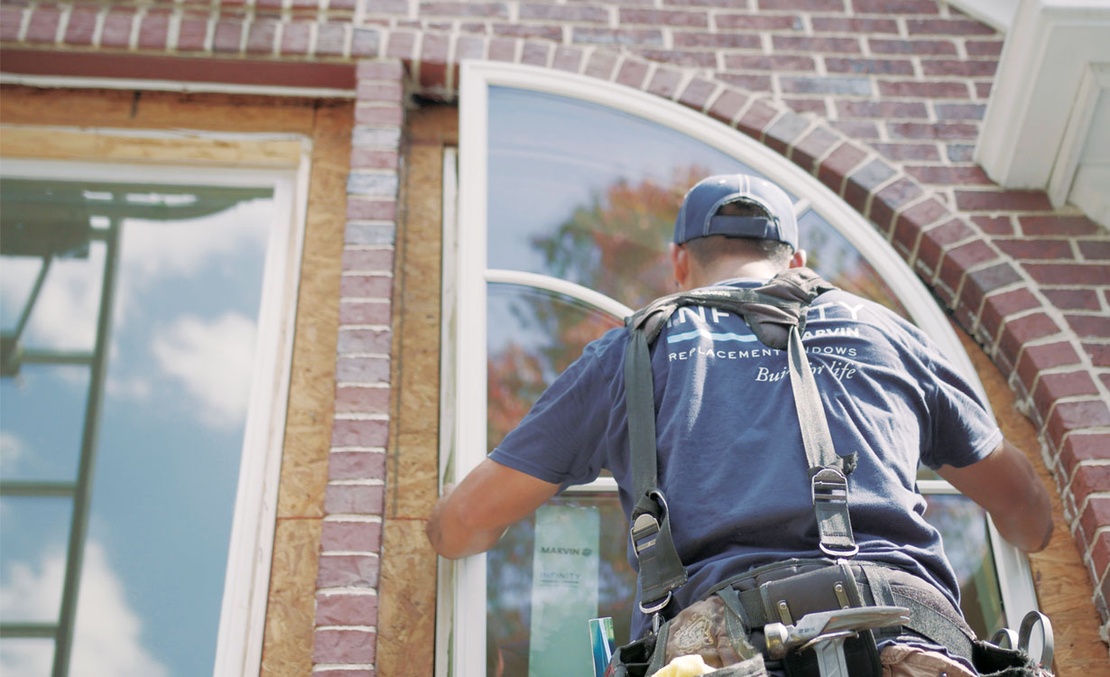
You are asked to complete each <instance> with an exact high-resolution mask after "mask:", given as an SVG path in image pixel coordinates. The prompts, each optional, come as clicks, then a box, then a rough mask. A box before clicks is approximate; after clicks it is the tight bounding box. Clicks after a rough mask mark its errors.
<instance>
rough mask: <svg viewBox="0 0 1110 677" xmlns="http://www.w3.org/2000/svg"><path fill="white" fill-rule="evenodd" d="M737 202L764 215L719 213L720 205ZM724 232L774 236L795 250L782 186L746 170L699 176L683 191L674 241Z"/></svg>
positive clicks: (793, 223) (791, 205) (794, 227)
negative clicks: (705, 177) (737, 172)
mask: <svg viewBox="0 0 1110 677" xmlns="http://www.w3.org/2000/svg"><path fill="white" fill-rule="evenodd" d="M733 202H740V203H748V204H751V205H755V206H757V207H760V208H762V210H763V211H765V212H766V213H767V216H766V217H764V216H720V215H717V210H718V209H720V208H721V207H722V206H723V205H726V204H729V203H733ZM709 235H724V236H726V237H750V238H756V239H760V240H777V241H778V242H785V243H786V244H788V245H790V247H791V248H793V249H794V251H798V221H797V220H796V219H795V218H794V203H793V202H791V201H790V197H789V196H788V195H787V194H786V192H784V191H783V190H782V189H781V188H779V187H778V186H776V185H775V184H773V183H771V182H770V181H767V180H766V179H761V178H759V177H758V176H748V175H746V174H721V175H718V176H710V177H709V178H707V179H702V180H701V181H699V182H698V183H697V184H696V185H695V186H694V187H693V188H691V189H690V191H689V192H688V193H686V197H685V198H683V200H682V208H681V209H679V210H678V218H677V219H676V220H675V224H674V242H675V244H682V243H684V242H688V241H690V240H693V239H694V238H698V237H707V236H709Z"/></svg>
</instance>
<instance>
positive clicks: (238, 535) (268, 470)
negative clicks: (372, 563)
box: [0, 130, 311, 677]
mask: <svg viewBox="0 0 1110 677" xmlns="http://www.w3.org/2000/svg"><path fill="white" fill-rule="evenodd" d="M100 133H102V134H106V135H109V136H111V135H113V132H112V131H108V130H101V131H100ZM119 134H120V135H121V136H128V137H131V138H134V137H136V136H145V135H146V134H145V133H144V132H136V131H134V130H126V131H121V132H119ZM150 136H152V137H159V138H164V137H165V136H166V135H165V134H160V133H152V134H150ZM191 136H193V138H196V135H191ZM200 136H201V137H203V136H205V135H200ZM213 136H216V135H213ZM218 136H219V137H220V139H221V140H224V141H232V142H233V141H234V140H235V138H242V139H245V140H249V141H251V142H255V143H257V142H258V141H265V140H266V138H263V137H262V136H261V135H242V136H239V135H235V136H234V137H233V136H231V135H218ZM273 140H278V138H277V137H275V138H274V139H273ZM280 140H282V141H288V140H289V136H288V135H283V136H281V137H280ZM302 148H303V150H302V152H301V155H300V158H299V159H298V160H297V161H296V162H295V163H294V164H291V165H290V166H288V167H287V168H284V169H254V168H250V167H236V168H231V167H228V166H226V165H222V166H210V167H205V166H198V165H195V164H189V165H171V164H161V163H159V164H124V163H115V162H103V163H99V162H83V161H82V162H74V161H66V160H27V159H14V158H5V159H4V161H3V164H2V166H0V176H3V177H4V178H38V179H57V180H59V181H67V180H70V181H81V180H92V181H102V182H126V183H152V184H162V185H211V186H234V187H265V188H272V189H273V191H274V193H273V202H274V215H275V221H274V223H273V226H272V228H271V231H270V238H269V242H268V243H267V248H266V263H265V267H264V272H263V279H262V298H261V302H260V305H259V314H258V317H257V333H256V337H257V338H256V345H255V357H254V371H253V373H254V378H253V381H252V383H251V388H250V401H249V406H248V409H247V419H246V425H245V427H244V436H243V446H242V450H241V457H240V463H239V482H238V487H237V490H236V497H235V508H234V515H233V517H232V527H231V537H230V539H229V543H228V559H227V569H226V573H225V580H224V588H223V600H222V606H221V610H220V621H219V623H220V625H219V631H218V635H217V642H216V660H215V665H214V669H213V675H214V676H216V677H224V676H227V677H233V676H236V677H237V676H239V675H248V674H258V673H259V670H260V669H261V664H262V641H263V633H264V630H265V615H266V602H267V597H268V594H269V583H270V564H271V561H272V560H273V545H274V527H275V524H276V520H277V497H278V482H279V478H280V471H281V459H282V449H283V446H284V439H285V418H286V410H287V404H288V395H289V382H290V376H291V373H292V358H293V335H294V320H295V316H296V303H297V290H298V287H299V284H300V269H301V258H302V256H301V254H302V250H303V248H304V230H305V223H306V219H305V215H306V207H307V197H308V171H309V167H310V159H311V158H310V148H309V144H307V143H304V144H302Z"/></svg>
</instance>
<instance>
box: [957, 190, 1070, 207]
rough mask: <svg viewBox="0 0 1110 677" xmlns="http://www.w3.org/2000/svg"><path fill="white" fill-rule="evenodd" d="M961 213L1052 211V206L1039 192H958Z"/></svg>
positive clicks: (958, 205) (1041, 192)
mask: <svg viewBox="0 0 1110 677" xmlns="http://www.w3.org/2000/svg"><path fill="white" fill-rule="evenodd" d="M956 206H957V208H958V209H960V211H968V212H977V211H1051V210H1052V204H1051V203H1050V202H1049V201H1048V196H1047V195H1045V193H1044V191H1039V190H1011V191H999V190H993V191H992V190H957V191H956Z"/></svg>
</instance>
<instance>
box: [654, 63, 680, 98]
mask: <svg viewBox="0 0 1110 677" xmlns="http://www.w3.org/2000/svg"><path fill="white" fill-rule="evenodd" d="M682 77H683V76H682V73H681V72H680V71H677V70H672V69H670V68H659V69H658V70H656V71H655V75H654V76H652V78H651V82H649V83H648V86H647V91H649V92H651V93H652V94H655V95H657V96H661V97H663V98H664V99H671V98H674V95H675V94H676V93H677V92H678V86H679V84H680V83H681V82H682Z"/></svg>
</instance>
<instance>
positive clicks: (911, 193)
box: [868, 177, 923, 234]
mask: <svg viewBox="0 0 1110 677" xmlns="http://www.w3.org/2000/svg"><path fill="white" fill-rule="evenodd" d="M922 194H923V191H922V190H921V187H920V186H918V185H917V184H916V183H914V182H913V181H911V180H910V179H907V178H904V177H903V178H900V179H898V180H897V181H895V182H894V183H892V184H890V185H888V186H886V187H885V188H883V189H882V190H880V191H879V192H878V193H877V194H876V195H875V197H874V199H872V200H871V212H870V213H869V214H868V217H869V218H870V219H871V222H872V223H874V224H875V225H877V226H878V227H879V230H880V232H882V233H883V234H888V233H890V231H891V229H892V228H893V227H894V215H895V214H896V213H897V212H898V211H899V210H900V209H902V208H903V207H905V206H906V205H908V204H910V203H911V202H913V201H914V200H916V199H918V198H919V197H921V195H922Z"/></svg>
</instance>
